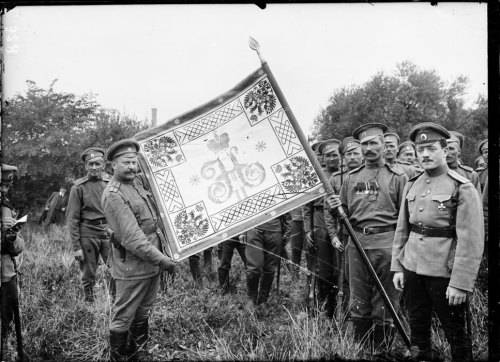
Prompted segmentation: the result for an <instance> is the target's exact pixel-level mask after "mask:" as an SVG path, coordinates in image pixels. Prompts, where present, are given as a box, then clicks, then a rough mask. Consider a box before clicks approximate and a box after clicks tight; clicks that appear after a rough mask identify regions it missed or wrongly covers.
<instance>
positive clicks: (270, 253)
mask: <svg viewBox="0 0 500 362" xmlns="http://www.w3.org/2000/svg"><path fill="white" fill-rule="evenodd" d="M282 220H283V218H282V217H276V218H274V219H272V220H269V221H266V222H265V223H263V224H261V225H259V226H257V227H255V228H253V229H250V230H248V231H247V232H246V233H245V234H242V235H240V241H241V242H243V243H247V246H246V249H245V255H246V258H247V268H246V269H247V295H248V301H247V304H246V306H245V309H246V310H247V311H249V312H253V311H254V309H255V306H256V305H258V306H260V305H262V307H261V308H262V309H264V310H265V304H266V303H267V301H268V299H269V294H270V292H271V287H272V284H273V280H274V274H275V272H276V268H277V267H278V264H279V257H280V255H281V249H282V243H283V234H284V233H283V226H284V225H283V221H282Z"/></svg>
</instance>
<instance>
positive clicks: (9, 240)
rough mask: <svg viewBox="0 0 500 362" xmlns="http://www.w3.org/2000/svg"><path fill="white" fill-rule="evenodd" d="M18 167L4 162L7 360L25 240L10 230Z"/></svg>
mask: <svg viewBox="0 0 500 362" xmlns="http://www.w3.org/2000/svg"><path fill="white" fill-rule="evenodd" d="M15 172H17V167H15V166H10V165H5V164H2V183H1V186H0V189H1V192H2V244H1V255H2V263H1V272H2V289H1V293H2V298H1V299H2V314H1V321H2V338H1V349H2V353H1V355H2V361H6V360H7V338H8V336H9V333H10V331H11V323H12V321H13V320H14V313H16V311H15V306H16V305H19V294H18V289H17V273H18V271H17V266H16V260H15V257H16V256H18V255H19V254H21V252H22V251H23V250H24V240H23V238H22V236H21V235H20V234H18V233H16V232H10V231H9V229H11V228H12V227H13V226H14V224H15V223H16V217H17V213H16V211H15V209H14V207H12V205H11V204H10V201H9V200H8V199H7V192H8V191H9V188H10V186H11V185H12V182H13V179H14V173H15Z"/></svg>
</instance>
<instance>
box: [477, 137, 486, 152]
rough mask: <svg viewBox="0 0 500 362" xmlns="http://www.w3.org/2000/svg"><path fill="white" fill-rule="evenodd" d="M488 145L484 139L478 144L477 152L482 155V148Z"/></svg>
mask: <svg viewBox="0 0 500 362" xmlns="http://www.w3.org/2000/svg"><path fill="white" fill-rule="evenodd" d="M484 147H488V140H484V141H482V142H481V143H480V144H479V147H478V149H479V153H480V154H481V155H482V154H483V148H484Z"/></svg>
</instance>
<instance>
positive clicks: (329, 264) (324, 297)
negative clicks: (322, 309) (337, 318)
mask: <svg viewBox="0 0 500 362" xmlns="http://www.w3.org/2000/svg"><path fill="white" fill-rule="evenodd" d="M314 241H315V244H316V247H317V248H318V249H317V261H318V274H319V278H318V302H319V303H326V308H327V312H328V315H329V317H333V311H334V310H335V307H336V297H337V293H338V275H339V269H338V267H339V266H338V260H339V259H338V256H337V249H335V248H334V247H333V246H332V242H331V239H330V235H329V234H328V231H327V230H326V229H323V228H316V229H315V230H314Z"/></svg>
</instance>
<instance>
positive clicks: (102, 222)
mask: <svg viewBox="0 0 500 362" xmlns="http://www.w3.org/2000/svg"><path fill="white" fill-rule="evenodd" d="M80 157H81V159H82V161H83V162H85V170H86V171H87V175H86V176H84V177H82V178H80V179H78V180H76V181H75V184H74V185H73V187H71V190H70V193H69V201H68V211H67V213H66V217H67V220H68V234H69V239H70V240H71V243H72V245H73V254H74V257H75V259H76V260H77V261H78V262H79V263H80V271H81V278H82V285H83V291H84V293H85V300H86V301H89V302H93V301H94V285H95V280H96V270H97V265H98V262H99V255H101V258H102V260H103V261H104V264H106V263H107V260H108V254H109V249H110V243H109V236H108V232H107V229H108V223H107V221H106V218H105V217H104V213H103V211H102V206H101V198H102V193H103V191H104V189H105V188H106V185H107V184H108V182H109V178H108V176H107V174H105V173H104V166H105V162H104V150H103V149H102V148H98V147H91V148H89V149H87V150H85V151H84V152H83V153H82V154H81V156H80Z"/></svg>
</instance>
